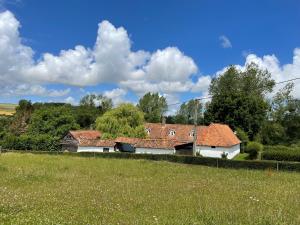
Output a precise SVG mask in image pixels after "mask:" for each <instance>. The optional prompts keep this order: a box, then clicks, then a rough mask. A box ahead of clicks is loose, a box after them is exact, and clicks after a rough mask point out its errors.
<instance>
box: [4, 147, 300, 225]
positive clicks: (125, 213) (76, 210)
mask: <svg viewBox="0 0 300 225" xmlns="http://www.w3.org/2000/svg"><path fill="white" fill-rule="evenodd" d="M299 212H300V173H296V172H276V171H270V170H267V171H258V170H243V169H240V170H235V169H220V168H219V169H218V168H209V167H205V166H198V165H184V164H177V163H170V162H162V161H159V162H158V161H146V160H129V159H103V158H93V157H91V158H85V157H77V156H67V155H65V156H63V155H57V156H56V155H34V154H29V153H28V154H19V153H4V154H1V155H0V224H172V225H173V224H222V225H225V224H272V225H274V224H287V225H292V224H300V213H299Z"/></svg>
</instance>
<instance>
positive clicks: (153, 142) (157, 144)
mask: <svg viewBox="0 0 300 225" xmlns="http://www.w3.org/2000/svg"><path fill="white" fill-rule="evenodd" d="M175 145H176V141H175V140H167V139H140V140H139V141H138V142H137V143H136V144H135V146H134V147H136V148H153V149H174V146H175Z"/></svg>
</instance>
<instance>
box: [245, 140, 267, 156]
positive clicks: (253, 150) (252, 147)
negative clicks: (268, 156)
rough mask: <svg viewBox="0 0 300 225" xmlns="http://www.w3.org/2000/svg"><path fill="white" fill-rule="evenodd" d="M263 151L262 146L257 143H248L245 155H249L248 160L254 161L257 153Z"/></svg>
mask: <svg viewBox="0 0 300 225" xmlns="http://www.w3.org/2000/svg"><path fill="white" fill-rule="evenodd" d="M262 150H263V145H262V144H260V143H258V142H254V141H253V142H249V143H248V144H247V147H246V151H245V152H246V153H249V158H250V159H256V158H257V155H258V153H259V152H261V151H262Z"/></svg>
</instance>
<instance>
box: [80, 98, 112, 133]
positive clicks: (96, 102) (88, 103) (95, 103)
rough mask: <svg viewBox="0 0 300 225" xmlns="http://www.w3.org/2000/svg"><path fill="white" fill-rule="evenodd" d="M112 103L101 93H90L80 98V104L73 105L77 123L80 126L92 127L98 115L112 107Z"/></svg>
mask: <svg viewBox="0 0 300 225" xmlns="http://www.w3.org/2000/svg"><path fill="white" fill-rule="evenodd" d="M112 107H113V104H112V100H111V99H110V98H107V97H105V96H103V95H96V94H90V95H86V96H84V97H82V98H81V100H80V105H79V106H77V107H74V114H75V118H76V121H77V123H78V124H79V125H80V127H81V128H85V129H88V128H91V127H94V125H95V121H96V119H97V117H98V116H101V115H103V114H104V113H105V112H106V111H108V110H110V109H112Z"/></svg>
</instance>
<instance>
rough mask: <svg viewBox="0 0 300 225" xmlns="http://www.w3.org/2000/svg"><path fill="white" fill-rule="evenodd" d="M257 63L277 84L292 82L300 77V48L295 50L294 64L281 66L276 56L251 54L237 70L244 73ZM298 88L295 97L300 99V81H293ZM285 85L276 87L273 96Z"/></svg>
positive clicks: (295, 90) (218, 73) (223, 70)
mask: <svg viewBox="0 0 300 225" xmlns="http://www.w3.org/2000/svg"><path fill="white" fill-rule="evenodd" d="M251 63H255V64H257V65H258V67H259V68H261V69H266V70H268V71H269V72H270V73H271V77H272V79H274V80H275V82H276V83H278V82H282V81H286V80H291V79H294V78H299V77H300V48H295V49H294V52H293V59H292V63H289V64H283V65H282V64H281V63H280V61H279V59H278V58H277V57H276V56H275V55H265V56H262V57H259V56H257V55H255V54H249V55H247V56H246V60H245V64H244V65H235V66H236V68H237V69H239V70H241V71H244V70H245V68H246V66H247V65H249V64H251ZM227 68H228V67H225V68H223V69H222V70H220V71H218V72H217V73H216V74H217V76H218V75H220V74H222V73H224V72H225V71H226V70H227ZM293 82H294V83H295V84H296V86H295V88H294V92H293V95H294V97H296V98H300V88H299V85H300V80H296V81H293ZM284 85H285V84H284V83H283V84H279V85H276V86H275V88H274V91H273V93H272V94H271V95H274V93H276V92H277V91H278V90H279V89H280V88H282V87H283V86H284Z"/></svg>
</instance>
